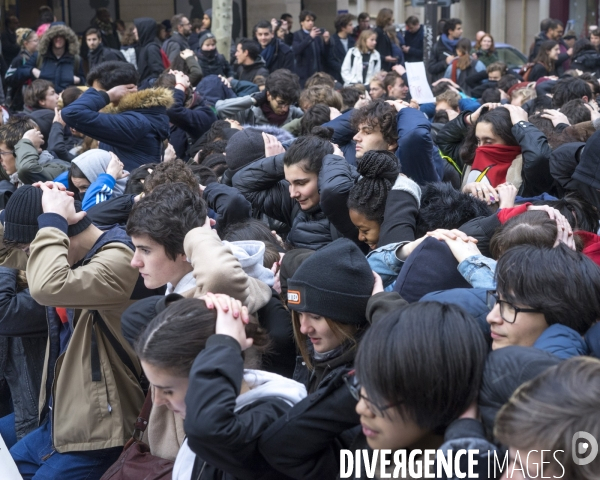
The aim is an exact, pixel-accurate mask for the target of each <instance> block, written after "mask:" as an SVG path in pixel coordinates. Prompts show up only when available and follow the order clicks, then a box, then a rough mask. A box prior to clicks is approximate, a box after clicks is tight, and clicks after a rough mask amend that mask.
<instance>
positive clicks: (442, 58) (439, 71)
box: [427, 37, 456, 82]
mask: <svg viewBox="0 0 600 480" xmlns="http://www.w3.org/2000/svg"><path fill="white" fill-rule="evenodd" d="M445 53H447V54H450V55H456V49H449V48H448V47H447V46H446V45H445V44H444V42H442V39H441V37H440V38H439V39H438V41H437V42H436V43H435V44H434V45H433V48H432V49H431V53H430V56H429V62H427V70H428V71H429V73H430V74H431V82H435V81H436V80H439V79H440V78H442V77H443V76H444V73H445V72H446V68H448V64H447V63H446V58H447V55H445Z"/></svg>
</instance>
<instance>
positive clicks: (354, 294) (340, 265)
mask: <svg viewBox="0 0 600 480" xmlns="http://www.w3.org/2000/svg"><path fill="white" fill-rule="evenodd" d="M374 283H375V280H374V278H373V272H372V271H371V267H370V266H369V262H367V259H366V258H365V256H364V255H363V253H362V252H361V251H360V249H359V248H358V247H357V246H356V244H355V243H354V242H352V241H351V240H349V239H347V238H340V239H338V240H336V241H334V242H332V243H330V244H329V245H327V246H325V247H323V248H321V249H320V250H318V251H317V252H315V253H314V254H313V255H311V256H310V257H308V258H307V259H306V260H305V261H304V262H303V263H302V265H300V267H299V268H298V270H296V273H294V275H293V276H292V278H290V279H289V280H288V294H287V299H288V307H289V308H290V309H292V310H295V311H296V312H309V313H313V314H316V315H321V316H323V317H326V318H329V319H331V320H334V321H336V322H339V323H343V324H348V325H362V324H365V323H366V322H367V319H366V310H367V302H368V301H369V298H370V297H371V293H372V292H373V285H374Z"/></svg>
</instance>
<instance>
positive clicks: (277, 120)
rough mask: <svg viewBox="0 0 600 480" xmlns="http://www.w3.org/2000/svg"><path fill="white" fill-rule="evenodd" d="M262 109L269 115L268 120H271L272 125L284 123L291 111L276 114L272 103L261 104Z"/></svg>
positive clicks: (266, 115)
mask: <svg viewBox="0 0 600 480" xmlns="http://www.w3.org/2000/svg"><path fill="white" fill-rule="evenodd" d="M260 109H261V110H262V112H263V113H264V115H265V117H267V120H268V121H269V123H270V124H271V125H277V126H278V127H280V126H281V125H283V122H285V121H286V120H287V118H288V115H289V112H285V113H283V114H281V115H278V114H276V113H275V112H274V111H273V109H272V108H271V105H269V104H268V103H263V104H262V105H261V106H260Z"/></svg>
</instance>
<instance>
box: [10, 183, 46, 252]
mask: <svg viewBox="0 0 600 480" xmlns="http://www.w3.org/2000/svg"><path fill="white" fill-rule="evenodd" d="M42 213H44V211H43V210H42V190H41V189H39V188H37V187H32V186H31V185H23V186H22V187H21V188H17V191H16V192H15V193H13V194H12V195H11V197H10V198H9V200H8V202H6V210H5V214H4V240H8V241H10V242H17V243H31V242H32V241H33V239H34V238H35V236H36V234H37V232H38V230H39V228H38V221H37V219H38V217H39V216H40V215H41V214H42Z"/></svg>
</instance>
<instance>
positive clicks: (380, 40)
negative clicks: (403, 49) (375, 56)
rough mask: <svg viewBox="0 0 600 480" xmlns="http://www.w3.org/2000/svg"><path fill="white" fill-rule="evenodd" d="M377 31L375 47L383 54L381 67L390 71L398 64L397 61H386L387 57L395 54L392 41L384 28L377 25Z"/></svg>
mask: <svg viewBox="0 0 600 480" xmlns="http://www.w3.org/2000/svg"><path fill="white" fill-rule="evenodd" d="M375 32H376V33H377V46H376V47H375V49H376V50H377V51H378V52H379V55H381V69H382V70H385V71H386V72H389V71H390V70H391V69H392V67H393V66H394V65H396V64H395V63H389V62H386V61H385V57H388V56H390V57H392V56H393V52H392V41H391V40H390V37H388V34H387V33H385V32H384V31H383V29H382V28H380V27H377V28H376V29H375Z"/></svg>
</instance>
